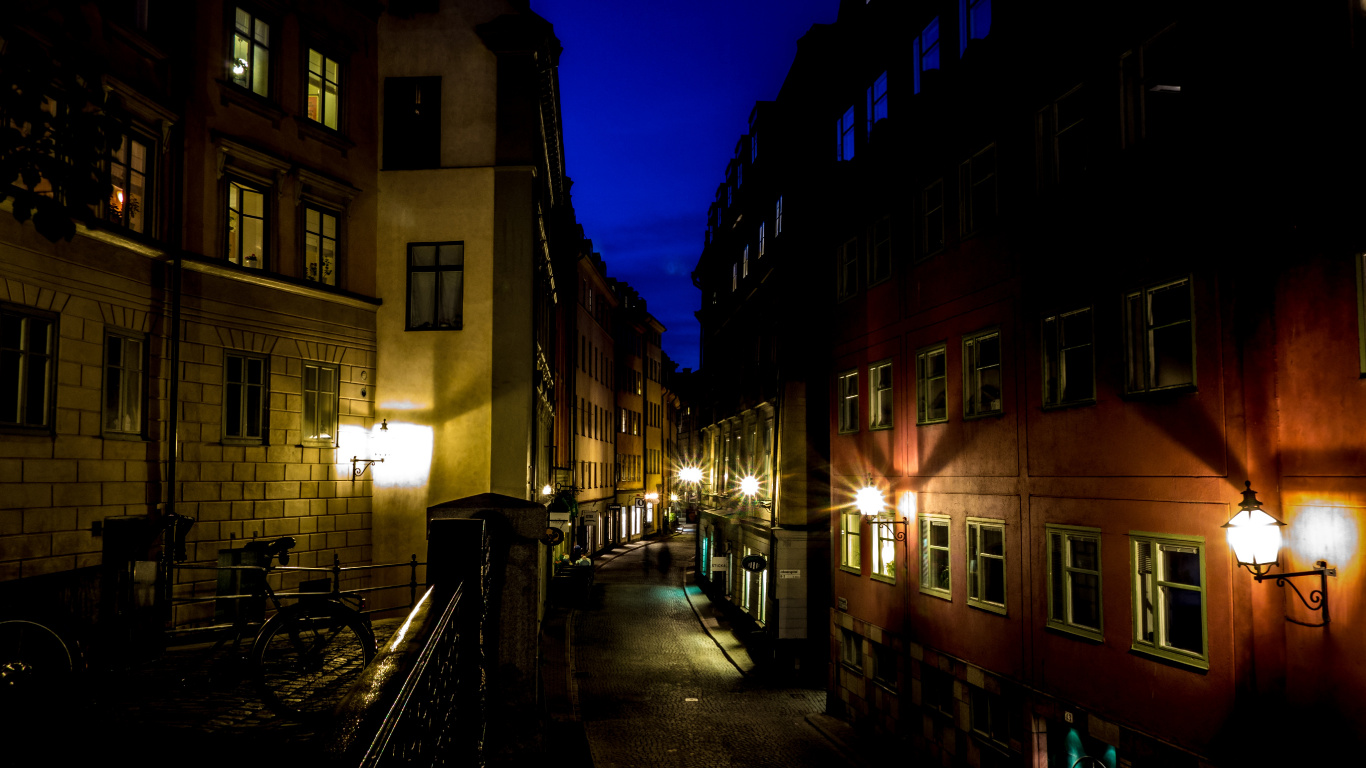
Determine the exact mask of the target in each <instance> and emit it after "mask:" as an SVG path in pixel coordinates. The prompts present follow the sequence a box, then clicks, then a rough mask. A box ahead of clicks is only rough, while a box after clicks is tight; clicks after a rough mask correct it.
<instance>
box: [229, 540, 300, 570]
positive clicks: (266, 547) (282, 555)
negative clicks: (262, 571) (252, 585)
mask: <svg viewBox="0 0 1366 768" xmlns="http://www.w3.org/2000/svg"><path fill="white" fill-rule="evenodd" d="M296 543H297V542H296V541H294V537H293V536H281V537H280V538H278V539H276V540H275V541H271V542H264V541H250V542H247V544H246V545H245V546H243V547H242V549H250V550H252V551H254V552H261V553H263V554H264V555H265V556H266V564H265V567H267V568H269V567H270V562H271V560H272V559H274V558H277V557H278V558H279V559H280V565H289V550H291V549H293V548H294V545H295V544H296Z"/></svg>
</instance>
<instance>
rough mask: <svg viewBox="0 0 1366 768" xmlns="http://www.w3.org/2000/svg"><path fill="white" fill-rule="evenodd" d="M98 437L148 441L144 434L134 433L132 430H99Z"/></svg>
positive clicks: (134, 441) (129, 441)
mask: <svg viewBox="0 0 1366 768" xmlns="http://www.w3.org/2000/svg"><path fill="white" fill-rule="evenodd" d="M100 437H102V438H104V439H105V440H122V441H124V442H128V443H146V442H149V441H148V439H147V436H146V435H144V434H141V433H137V434H134V433H132V432H101V433H100Z"/></svg>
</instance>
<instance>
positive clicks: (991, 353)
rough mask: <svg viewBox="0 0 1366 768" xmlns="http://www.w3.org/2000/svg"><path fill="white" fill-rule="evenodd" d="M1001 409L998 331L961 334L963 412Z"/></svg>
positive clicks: (989, 412) (978, 413) (969, 414)
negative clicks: (963, 335)
mask: <svg viewBox="0 0 1366 768" xmlns="http://www.w3.org/2000/svg"><path fill="white" fill-rule="evenodd" d="M1003 410H1004V407H1003V405H1002V397H1001V334H1000V332H999V331H994V330H993V331H984V332H982V333H978V334H975V335H972V336H965V337H963V416H964V418H972V417H974V416H989V415H992V414H997V413H1001V412H1002V411H1003Z"/></svg>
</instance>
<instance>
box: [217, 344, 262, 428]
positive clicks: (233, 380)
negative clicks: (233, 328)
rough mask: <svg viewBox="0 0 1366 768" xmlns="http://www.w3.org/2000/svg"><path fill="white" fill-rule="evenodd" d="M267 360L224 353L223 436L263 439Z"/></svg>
mask: <svg viewBox="0 0 1366 768" xmlns="http://www.w3.org/2000/svg"><path fill="white" fill-rule="evenodd" d="M266 400H267V398H266V360H265V358H263V357H255V356H253V355H241V354H234V353H231V352H229V353H227V354H224V355H223V438H224V439H225V440H231V441H236V442H253V443H260V442H264V440H265V435H266Z"/></svg>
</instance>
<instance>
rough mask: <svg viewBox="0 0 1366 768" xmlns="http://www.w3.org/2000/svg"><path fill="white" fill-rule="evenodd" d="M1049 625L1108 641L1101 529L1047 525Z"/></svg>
mask: <svg viewBox="0 0 1366 768" xmlns="http://www.w3.org/2000/svg"><path fill="white" fill-rule="evenodd" d="M1046 530H1047V532H1048V626H1050V627H1053V628H1054V629H1061V630H1063V631H1065V632H1072V633H1075V634H1079V635H1082V636H1084V637H1089V638H1091V639H1092V640H1104V639H1105V636H1104V635H1103V634H1101V623H1100V617H1101V601H1100V594H1101V592H1100V529H1099V528H1080V527H1074V526H1066V525H1049V526H1046Z"/></svg>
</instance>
